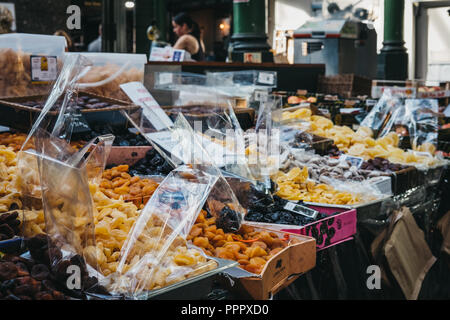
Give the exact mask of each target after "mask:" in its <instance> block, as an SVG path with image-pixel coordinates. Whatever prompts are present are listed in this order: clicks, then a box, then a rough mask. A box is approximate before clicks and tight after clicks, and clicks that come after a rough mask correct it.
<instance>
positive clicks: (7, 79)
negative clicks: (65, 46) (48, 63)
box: [0, 48, 62, 97]
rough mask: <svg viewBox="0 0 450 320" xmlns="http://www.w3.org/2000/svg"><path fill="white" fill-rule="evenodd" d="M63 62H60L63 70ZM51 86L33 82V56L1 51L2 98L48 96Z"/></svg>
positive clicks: (24, 53)
mask: <svg viewBox="0 0 450 320" xmlns="http://www.w3.org/2000/svg"><path fill="white" fill-rule="evenodd" d="M61 67H62V61H61V60H60V59H59V60H58V69H59V70H61ZM50 88H51V85H50V84H36V83H33V82H31V54H30V53H26V52H19V51H15V50H12V49H9V48H8V49H0V97H17V96H31V95H41V94H48V91H49V89H50Z"/></svg>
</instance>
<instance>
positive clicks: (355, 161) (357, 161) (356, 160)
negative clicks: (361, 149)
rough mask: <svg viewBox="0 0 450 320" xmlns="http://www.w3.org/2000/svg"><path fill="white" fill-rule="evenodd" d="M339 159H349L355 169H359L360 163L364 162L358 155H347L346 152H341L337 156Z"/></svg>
mask: <svg viewBox="0 0 450 320" xmlns="http://www.w3.org/2000/svg"><path fill="white" fill-rule="evenodd" d="M339 160H341V161H342V160H345V161H349V162H350V163H351V165H352V166H355V167H356V168H357V169H359V168H360V167H361V165H362V163H363V162H364V158H360V157H352V156H349V155H347V154H343V155H341V156H340V157H339Z"/></svg>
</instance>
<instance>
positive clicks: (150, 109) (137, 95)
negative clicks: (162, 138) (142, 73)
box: [120, 81, 173, 131]
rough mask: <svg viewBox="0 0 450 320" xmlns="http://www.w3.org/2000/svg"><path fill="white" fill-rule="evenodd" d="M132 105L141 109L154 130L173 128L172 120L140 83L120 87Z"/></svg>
mask: <svg viewBox="0 0 450 320" xmlns="http://www.w3.org/2000/svg"><path fill="white" fill-rule="evenodd" d="M120 88H121V89H122V90H123V91H124V92H125V93H126V94H127V96H128V97H129V98H130V99H131V101H133V103H134V104H137V105H138V106H141V107H142V110H143V113H144V116H145V117H147V119H148V120H149V121H150V123H151V124H152V125H153V126H154V127H155V129H156V130H158V131H160V130H163V129H166V128H170V127H172V126H173V122H172V120H171V119H170V118H169V116H168V115H167V114H166V113H165V112H164V110H163V109H162V108H161V107H160V106H159V104H158V102H156V100H155V99H154V98H153V96H152V95H151V94H150V92H148V90H147V89H146V88H145V87H144V85H143V84H142V83H140V82H137V81H136V82H128V83H124V84H121V85H120Z"/></svg>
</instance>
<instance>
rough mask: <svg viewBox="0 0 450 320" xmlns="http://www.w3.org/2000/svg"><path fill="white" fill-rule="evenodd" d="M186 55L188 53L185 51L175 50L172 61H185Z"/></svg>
mask: <svg viewBox="0 0 450 320" xmlns="http://www.w3.org/2000/svg"><path fill="white" fill-rule="evenodd" d="M185 54H186V51H184V50H180V49H175V50H173V53H172V61H177V62H179V61H184V56H185Z"/></svg>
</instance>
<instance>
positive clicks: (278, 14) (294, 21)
mask: <svg viewBox="0 0 450 320" xmlns="http://www.w3.org/2000/svg"><path fill="white" fill-rule="evenodd" d="M311 2H312V0H275V23H274V28H275V30H295V29H297V28H299V27H300V26H301V25H302V24H304V23H305V22H306V21H308V20H309V19H310V18H311V16H312V11H311Z"/></svg>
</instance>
